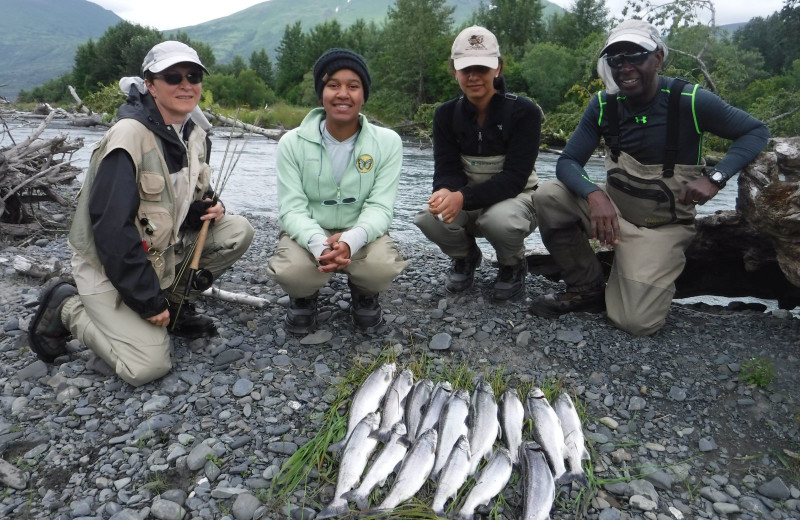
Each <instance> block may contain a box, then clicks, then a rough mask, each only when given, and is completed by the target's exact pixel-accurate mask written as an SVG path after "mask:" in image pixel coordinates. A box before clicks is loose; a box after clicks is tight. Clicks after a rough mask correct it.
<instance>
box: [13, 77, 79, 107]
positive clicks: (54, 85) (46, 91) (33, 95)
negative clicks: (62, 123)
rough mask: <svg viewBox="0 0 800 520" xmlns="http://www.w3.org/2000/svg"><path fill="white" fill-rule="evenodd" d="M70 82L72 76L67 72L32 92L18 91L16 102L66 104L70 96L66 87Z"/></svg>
mask: <svg viewBox="0 0 800 520" xmlns="http://www.w3.org/2000/svg"><path fill="white" fill-rule="evenodd" d="M71 82H72V74H71V73H69V72H67V73H66V74H62V75H61V76H58V77H57V78H53V79H51V80H48V81H45V82H44V83H42V84H41V85H39V86H38V87H34V88H33V89H32V90H30V91H27V90H20V91H19V94H18V95H17V101H19V102H20V103H68V102H70V101H71V100H72V96H71V95H70V93H69V90H68V89H67V86H69V84H70V83H71Z"/></svg>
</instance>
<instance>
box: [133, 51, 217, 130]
mask: <svg viewBox="0 0 800 520" xmlns="http://www.w3.org/2000/svg"><path fill="white" fill-rule="evenodd" d="M198 71H200V68H199V67H198V66H197V65H195V64H192V63H178V64H177V65H173V66H172V67H169V68H168V69H166V70H163V71H161V72H159V73H158V74H156V75H157V76H160V75H163V74H165V73H168V72H177V73H179V74H181V75H182V76H183V78H182V79H181V82H180V83H179V84H177V85H170V84H169V83H167V82H166V81H165V80H164V79H163V78H160V77H156V78H154V79H153V81H146V82H145V84H146V85H147V90H149V91H150V95H151V96H153V99H154V100H155V102H156V107H158V111H159V112H161V117H163V118H164V122H165V123H166V124H168V125H174V124H181V123H183V122H184V121H185V120H186V116H187V115H188V114H189V112H191V111H192V110H194V107H196V106H197V103H198V102H199V101H200V94H201V93H202V92H203V85H202V83H198V84H196V85H192V84H191V83H189V80H188V79H186V74H189V73H190V72H198Z"/></svg>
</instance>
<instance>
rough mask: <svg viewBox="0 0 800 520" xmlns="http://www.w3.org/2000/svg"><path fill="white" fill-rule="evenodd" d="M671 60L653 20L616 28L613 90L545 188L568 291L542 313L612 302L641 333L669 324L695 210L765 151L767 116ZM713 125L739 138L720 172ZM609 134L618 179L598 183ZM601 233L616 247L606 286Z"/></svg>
mask: <svg viewBox="0 0 800 520" xmlns="http://www.w3.org/2000/svg"><path fill="white" fill-rule="evenodd" d="M666 57H667V47H666V45H664V42H663V41H662V40H661V38H660V36H659V34H658V31H657V30H656V28H655V27H653V26H652V25H650V24H649V23H647V22H644V21H642V20H626V21H624V22H622V23H620V24H619V25H618V26H617V27H616V28H615V29H614V30H613V31H611V34H610V35H609V37H608V40H607V41H606V45H605V46H604V47H603V50H602V51H601V53H600V59H599V61H598V65H597V69H598V73H599V74H600V77H601V78H602V79H603V81H604V83H605V85H606V90H605V91H602V92H598V93H597V95H596V96H594V97H593V98H592V100H591V101H590V102H589V105H588V106H587V108H586V110H585V111H584V113H583V116H582V118H581V121H580V124H579V125H578V128H577V129H576V130H575V132H574V133H573V134H572V137H571V138H570V140H569V142H568V143H567V146H566V147H565V148H564V152H563V154H562V155H561V157H559V159H558V163H557V165H556V176H557V177H558V180H553V181H549V182H546V183H543V184H542V185H541V186H540V187H539V189H538V190H537V191H536V193H535V194H534V204H535V205H536V210H537V215H538V217H539V229H540V230H541V233H542V241H543V242H544V245H545V246H546V247H547V249H548V250H549V252H550V254H551V256H552V258H553V260H555V262H556V263H557V264H558V266H559V267H560V268H561V275H562V278H563V280H564V282H565V283H566V286H567V287H566V291H565V292H561V293H555V294H548V295H544V296H539V297H537V298H535V299H534V300H533V302H532V304H531V306H530V312H531V313H532V314H535V315H537V316H543V317H551V318H554V317H557V316H559V315H562V314H566V313H569V312H576V311H588V312H600V311H602V310H603V309H604V308H605V309H606V311H607V313H608V318H609V319H610V320H611V322H612V323H614V325H616V326H617V327H619V328H620V329H622V330H625V331H627V332H629V333H630V334H633V335H637V336H644V335H649V334H653V333H655V332H657V331H658V330H660V329H661V328H662V327H663V326H664V323H665V321H666V316H667V314H668V312H669V307H670V303H671V302H672V295H673V294H674V292H675V284H674V282H675V280H676V279H677V278H678V276H679V275H680V273H681V271H683V267H684V264H685V262H686V259H685V257H684V251H685V250H686V248H687V247H688V246H689V244H690V243H691V241H692V239H693V238H694V235H695V227H694V218H695V215H696V205H697V204H705V203H706V202H708V201H709V200H711V198H713V197H714V196H715V195H716V194H717V192H718V191H719V190H721V189H722V188H723V187H724V186H725V182H726V181H727V180H728V179H729V178H730V177H731V176H732V175H734V174H735V173H737V172H738V171H739V170H740V169H742V168H743V167H744V166H745V165H747V164H748V163H749V162H750V161H752V160H753V159H754V158H755V157H756V155H758V153H759V152H760V151H761V150H762V149H763V148H764V147H765V146H766V144H767V140H768V138H769V130H767V127H766V126H765V125H764V123H762V122H761V121H758V120H757V119H755V118H754V117H752V116H750V115H749V114H747V113H746V112H743V111H742V110H739V109H737V108H734V107H732V106H731V105H729V104H727V103H725V102H724V101H723V100H722V99H720V98H719V97H717V96H716V95H715V94H712V93H710V92H708V91H706V90H704V89H702V88H700V87H699V85H693V84H691V83H687V82H686V81H683V80H680V79H674V78H668V77H664V76H661V75H659V71H660V69H661V67H662V65H663V63H664V60H665V59H666ZM704 132H711V133H713V134H715V135H717V136H720V137H723V138H725V139H730V140H732V141H733V143H732V144H731V146H730V148H729V149H728V152H727V154H726V155H725V157H723V158H722V160H720V161H719V163H718V164H717V165H716V167H715V168H709V167H706V166H705V162H704V160H703V155H702V142H703V133H704ZM601 137H603V139H604V141H605V147H606V159H605V167H606V171H607V176H606V182H605V183H604V184H596V183H594V182H592V181H591V180H590V179H589V176H588V175H587V174H586V171H585V170H584V165H585V164H586V162H587V161H588V160H589V157H590V156H591V154H592V153H593V152H594V151H595V148H596V147H597V145H598V144H599V142H600V138H601ZM590 237H591V238H595V239H597V240H598V241H599V242H600V243H601V244H602V245H606V246H609V247H613V248H614V263H613V265H612V267H611V274H610V276H609V278H608V282H607V284H606V282H605V280H604V273H603V268H602V266H601V265H600V262H599V261H598V259H597V257H596V256H595V253H594V251H593V250H592V247H591V246H590V244H589V240H588V239H589V238H590Z"/></svg>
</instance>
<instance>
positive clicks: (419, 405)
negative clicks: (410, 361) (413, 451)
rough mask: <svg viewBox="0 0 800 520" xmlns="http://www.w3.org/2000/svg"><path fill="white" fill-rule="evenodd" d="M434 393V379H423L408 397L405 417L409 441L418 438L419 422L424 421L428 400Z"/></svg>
mask: <svg viewBox="0 0 800 520" xmlns="http://www.w3.org/2000/svg"><path fill="white" fill-rule="evenodd" d="M432 393H433V381H431V380H430V379H421V380H420V381H417V382H416V383H415V384H414V388H412V389H411V392H409V394H408V396H407V397H406V410H405V414H404V417H403V419H404V420H405V422H406V432H408V433H406V437H407V438H408V440H409V442H414V440H416V438H417V428H419V423H420V422H422V415H423V414H424V413H425V407H426V406H427V404H428V401H430V400H431V394H432Z"/></svg>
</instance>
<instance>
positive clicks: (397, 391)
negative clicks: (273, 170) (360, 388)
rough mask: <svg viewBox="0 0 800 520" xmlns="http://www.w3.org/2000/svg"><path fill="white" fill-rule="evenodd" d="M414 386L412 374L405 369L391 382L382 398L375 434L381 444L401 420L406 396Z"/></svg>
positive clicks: (387, 438)
mask: <svg viewBox="0 0 800 520" xmlns="http://www.w3.org/2000/svg"><path fill="white" fill-rule="evenodd" d="M413 386H414V374H412V373H411V370H409V369H407V368H406V369H405V370H403V371H402V372H400V373H399V374H398V375H397V377H396V378H395V379H394V381H393V382H392V385H391V386H390V387H389V390H387V391H386V395H385V396H383V403H382V405H381V414H382V418H381V427H380V428H379V429H378V431H377V432H376V435H377V436H378V439H380V440H381V442H386V441H387V440H389V437H390V436H391V435H392V426H394V425H395V424H396V423H398V422H400V421H402V420H403V412H404V411H403V408H404V407H405V405H406V396H408V392H410V391H411V387H413Z"/></svg>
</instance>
